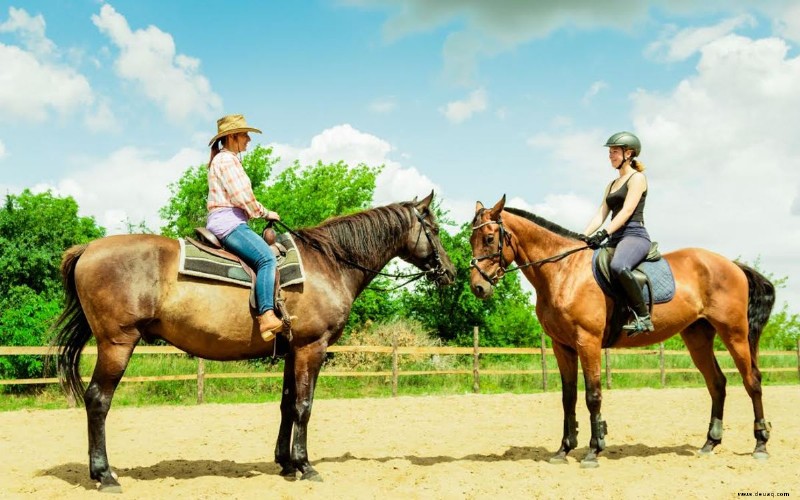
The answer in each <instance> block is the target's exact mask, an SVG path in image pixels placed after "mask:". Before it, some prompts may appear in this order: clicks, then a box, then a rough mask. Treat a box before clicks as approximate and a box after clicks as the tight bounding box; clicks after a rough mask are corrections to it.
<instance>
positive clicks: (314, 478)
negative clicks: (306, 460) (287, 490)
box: [300, 470, 322, 483]
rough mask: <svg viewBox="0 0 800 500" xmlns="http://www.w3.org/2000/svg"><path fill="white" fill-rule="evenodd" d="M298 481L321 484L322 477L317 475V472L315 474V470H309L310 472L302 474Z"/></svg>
mask: <svg viewBox="0 0 800 500" xmlns="http://www.w3.org/2000/svg"><path fill="white" fill-rule="evenodd" d="M300 480H301V481H313V482H315V483H321V482H322V476H320V475H319V472H317V471H315V470H310V471H308V472H306V473H305V474H303V475H302V476H301V477H300Z"/></svg>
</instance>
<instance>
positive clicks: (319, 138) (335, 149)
mask: <svg viewBox="0 0 800 500" xmlns="http://www.w3.org/2000/svg"><path fill="white" fill-rule="evenodd" d="M270 146H271V147H272V148H273V151H274V152H275V154H276V155H278V156H280V157H281V165H282V166H286V165H290V164H292V163H293V162H294V161H295V160H297V161H298V162H299V163H300V164H301V165H315V164H316V163H317V161H321V162H323V163H329V162H338V161H343V162H345V163H346V164H348V165H350V166H356V165H358V164H362V163H363V164H365V165H369V166H371V167H377V166H381V165H383V166H384V168H383V171H382V172H381V173H380V175H379V176H378V178H377V179H376V181H375V183H376V186H375V195H374V197H373V198H374V199H373V203H374V204H375V205H386V204H389V203H394V202H398V201H405V200H410V199H413V198H414V197H415V196H422V195H427V194H428V193H429V192H430V191H431V189H435V190H436V191H437V192H438V191H440V189H439V188H438V186H436V185H435V184H434V182H433V181H431V180H430V179H429V178H428V177H427V176H425V175H424V174H422V173H420V172H419V171H418V170H417V169H416V168H414V167H404V166H403V165H401V164H400V163H399V162H396V161H394V160H392V159H390V158H389V153H391V152H392V151H393V149H394V148H393V147H392V145H391V144H389V143H388V142H387V141H385V140H383V139H381V138H379V137H376V136H374V135H372V134H368V133H366V132H361V131H360V130H357V129H355V128H353V127H352V126H351V125H349V124H343V125H337V126H335V127H331V128H329V129H326V130H323V131H322V132H321V133H319V134H317V135H316V136H314V137H313V138H312V139H311V143H310V145H309V146H308V147H306V148H297V147H293V146H288V145H284V144H270Z"/></svg>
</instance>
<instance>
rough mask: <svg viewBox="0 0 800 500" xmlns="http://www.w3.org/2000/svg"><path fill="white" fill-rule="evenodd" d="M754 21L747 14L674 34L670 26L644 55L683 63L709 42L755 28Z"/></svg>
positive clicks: (673, 29) (672, 27) (673, 28)
mask: <svg viewBox="0 0 800 500" xmlns="http://www.w3.org/2000/svg"><path fill="white" fill-rule="evenodd" d="M755 24H756V20H755V18H754V17H753V16H751V15H748V14H741V15H739V16H736V17H733V18H730V19H725V20H724V21H721V22H720V23H718V24H716V25H714V26H704V27H701V28H685V29H682V30H680V31H678V32H677V33H675V27H674V26H670V27H668V29H667V32H666V33H665V34H664V35H662V38H661V39H660V40H658V41H656V42H653V43H651V44H650V45H649V46H648V47H647V48H646V49H645V54H647V55H649V56H650V57H653V58H656V59H662V60H665V61H670V62H672V61H683V60H685V59H688V58H689V57H691V56H692V55H694V54H695V53H697V52H698V51H699V50H700V49H702V48H703V47H705V46H706V45H707V44H709V43H710V42H712V41H714V40H717V39H719V38H722V37H723V36H725V35H728V34H730V33H732V32H733V31H735V30H736V29H738V28H740V27H742V26H749V27H752V26H755Z"/></svg>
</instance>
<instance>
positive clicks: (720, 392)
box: [681, 320, 727, 455]
mask: <svg viewBox="0 0 800 500" xmlns="http://www.w3.org/2000/svg"><path fill="white" fill-rule="evenodd" d="M715 333H716V332H715V331H714V327H712V326H711V324H709V323H708V322H707V321H704V320H700V321H696V322H694V323H692V324H691V325H689V326H688V327H687V328H685V329H684V330H683V331H682V332H681V337H683V342H684V343H685V344H686V347H687V348H688V349H689V354H690V355H691V356H692V361H693V362H694V365H695V366H696V367H697V369H698V370H700V373H702V374H703V378H704V379H705V381H706V387H707V388H708V393H709V394H710V395H711V421H710V422H709V424H708V434H706V443H705V444H704V445H703V447H702V448H701V449H700V451H698V453H699V454H700V455H709V454H711V453H712V452H713V450H714V448H715V447H716V446H717V445H718V444H720V443H721V442H722V414H723V412H724V408H725V395H726V392H725V386H726V384H727V379H726V378H725V374H724V373H723V372H722V369H721V368H720V367H719V363H717V358H716V356H714V335H715Z"/></svg>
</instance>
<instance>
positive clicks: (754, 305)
mask: <svg viewBox="0 0 800 500" xmlns="http://www.w3.org/2000/svg"><path fill="white" fill-rule="evenodd" d="M736 265H737V266H739V268H740V269H741V270H742V271H744V274H745V275H746V276H747V290H748V297H749V298H748V301H747V321H748V327H749V333H748V334H747V341H748V342H749V343H750V356H751V357H752V360H753V361H752V362H753V364H754V365H755V363H756V357H757V356H758V341H759V339H760V338H761V333H762V332H763V331H764V326H766V324H767V320H769V315H770V314H771V313H772V306H774V305H775V285H773V284H772V282H771V281H770V280H768V279H767V278H765V277H764V275H762V274H761V273H759V272H758V271H756V270H755V269H753V268H752V267H749V266H746V265H744V264H742V263H740V262H737V263H736Z"/></svg>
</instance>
